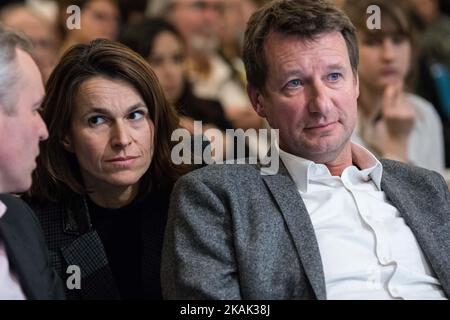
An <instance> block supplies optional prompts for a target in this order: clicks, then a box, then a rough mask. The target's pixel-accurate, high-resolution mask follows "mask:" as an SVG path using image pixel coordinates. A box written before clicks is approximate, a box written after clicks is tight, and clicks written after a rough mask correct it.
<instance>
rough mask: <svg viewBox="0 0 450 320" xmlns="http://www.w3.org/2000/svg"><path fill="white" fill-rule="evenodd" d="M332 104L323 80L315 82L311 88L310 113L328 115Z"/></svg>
mask: <svg viewBox="0 0 450 320" xmlns="http://www.w3.org/2000/svg"><path fill="white" fill-rule="evenodd" d="M330 104H331V101H330V97H329V93H328V90H327V88H326V86H325V85H324V84H323V83H322V81H321V80H319V79H316V80H314V81H313V82H312V83H311V86H310V88H309V101H308V110H309V112H311V113H320V114H327V113H328V111H329V109H330Z"/></svg>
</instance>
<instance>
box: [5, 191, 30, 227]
mask: <svg viewBox="0 0 450 320" xmlns="http://www.w3.org/2000/svg"><path fill="white" fill-rule="evenodd" d="M0 201H2V202H3V203H4V204H5V206H6V208H7V209H6V215H5V217H7V219H11V220H19V221H21V220H25V219H30V218H31V219H33V220H35V219H36V218H35V217H34V215H33V214H32V210H31V208H30V207H29V206H28V205H27V203H26V202H25V201H23V200H22V199H20V198H19V197H18V196H15V195H12V194H6V193H4V194H0Z"/></svg>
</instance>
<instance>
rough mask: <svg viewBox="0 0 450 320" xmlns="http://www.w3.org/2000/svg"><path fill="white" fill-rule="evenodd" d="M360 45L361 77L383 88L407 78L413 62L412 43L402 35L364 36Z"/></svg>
mask: <svg viewBox="0 0 450 320" xmlns="http://www.w3.org/2000/svg"><path fill="white" fill-rule="evenodd" d="M360 40H361V41H360V46H359V56H360V65H359V72H358V73H359V79H360V80H361V82H362V83H364V84H365V85H368V86H370V87H373V88H374V89H376V90H382V89H384V88H385V87H386V86H387V85H389V84H395V83H399V82H402V81H404V80H405V77H406V75H407V74H408V71H409V68H410V64H411V44H410V42H409V40H408V39H407V38H406V37H404V36H400V35H395V34H394V35H390V36H385V37H380V38H375V37H373V38H372V37H370V36H364V35H363V36H362V37H361V39H360Z"/></svg>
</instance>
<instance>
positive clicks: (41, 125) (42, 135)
mask: <svg viewBox="0 0 450 320" xmlns="http://www.w3.org/2000/svg"><path fill="white" fill-rule="evenodd" d="M38 135H39V141H44V140H47V138H48V130H47V125H46V124H45V122H44V120H43V119H42V117H41V116H40V115H39V119H38Z"/></svg>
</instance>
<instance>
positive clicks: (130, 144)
mask: <svg viewBox="0 0 450 320" xmlns="http://www.w3.org/2000/svg"><path fill="white" fill-rule="evenodd" d="M153 135H154V125H153V121H152V120H151V119H150V115H149V111H148V108H147V106H146V105H145V102H144V100H143V99H142V97H141V95H140V94H139V93H138V91H137V90H136V89H135V88H134V87H132V86H131V85H130V84H128V83H126V82H124V81H121V80H112V79H108V78H104V77H99V76H96V77H93V78H90V79H88V80H86V81H84V82H83V83H82V84H81V85H80V87H79V88H78V92H77V94H76V103H75V109H74V113H73V115H72V120H71V128H70V131H69V134H68V135H67V136H66V137H65V139H64V141H63V144H64V147H65V149H66V150H67V151H69V152H72V153H74V154H75V156H76V158H77V160H78V164H79V166H80V171H81V174H82V177H83V180H84V183H85V186H86V187H87V188H92V189H93V190H94V191H96V192H104V191H105V190H117V189H119V188H120V189H122V188H129V187H133V186H137V184H138V183H139V180H140V179H141V177H142V176H143V175H144V173H145V172H146V171H147V170H148V168H149V167H150V164H151V161H152V156H153Z"/></svg>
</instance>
